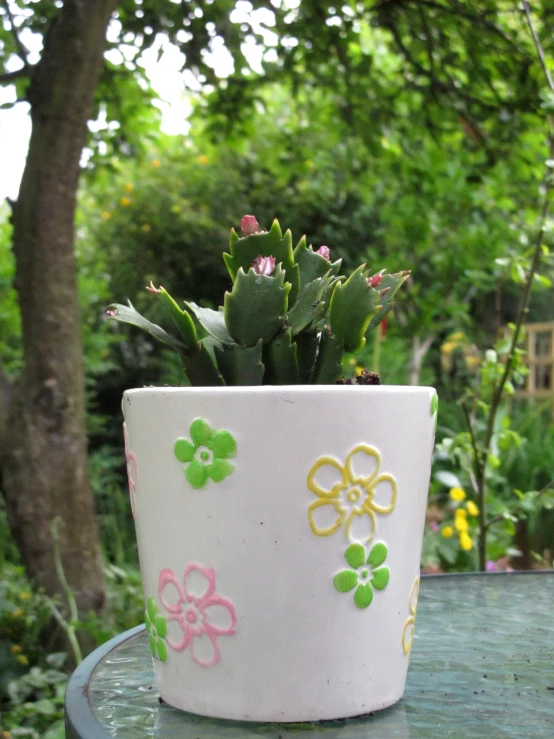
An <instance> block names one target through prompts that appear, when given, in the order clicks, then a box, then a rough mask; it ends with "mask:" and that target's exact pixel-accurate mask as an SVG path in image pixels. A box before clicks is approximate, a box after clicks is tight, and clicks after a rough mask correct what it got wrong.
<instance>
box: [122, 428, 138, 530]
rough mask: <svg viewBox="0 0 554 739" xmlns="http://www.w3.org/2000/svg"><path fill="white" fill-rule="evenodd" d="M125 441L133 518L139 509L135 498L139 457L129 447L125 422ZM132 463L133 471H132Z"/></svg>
mask: <svg viewBox="0 0 554 739" xmlns="http://www.w3.org/2000/svg"><path fill="white" fill-rule="evenodd" d="M123 442H124V444H125V461H126V463H127V482H128V483H129V498H130V500H131V513H132V514H133V518H134V517H135V514H136V511H137V504H136V500H135V490H136V487H137V480H138V466H137V458H136V456H135V453H134V452H132V451H131V450H130V449H129V435H128V434H127V424H126V423H125V421H124V422H123ZM131 465H132V467H133V472H132V473H131Z"/></svg>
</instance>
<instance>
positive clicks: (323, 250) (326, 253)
mask: <svg viewBox="0 0 554 739" xmlns="http://www.w3.org/2000/svg"><path fill="white" fill-rule="evenodd" d="M316 254H320V255H321V256H322V257H323V259H326V260H327V261H328V262H330V261H331V249H329V247H328V246H320V247H319V249H318V250H317V251H316Z"/></svg>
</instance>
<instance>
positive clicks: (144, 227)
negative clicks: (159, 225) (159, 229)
mask: <svg viewBox="0 0 554 739" xmlns="http://www.w3.org/2000/svg"><path fill="white" fill-rule="evenodd" d="M142 230H143V231H144V232H145V233H148V231H150V230H151V226H150V224H149V223H143V225H142Z"/></svg>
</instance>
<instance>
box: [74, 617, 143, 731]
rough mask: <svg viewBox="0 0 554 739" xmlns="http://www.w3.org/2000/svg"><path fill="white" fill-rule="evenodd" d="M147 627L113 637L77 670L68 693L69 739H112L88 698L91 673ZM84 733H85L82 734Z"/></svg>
mask: <svg viewBox="0 0 554 739" xmlns="http://www.w3.org/2000/svg"><path fill="white" fill-rule="evenodd" d="M145 629H146V627H145V625H144V624H139V625H138V626H134V627H133V628H132V629H128V630H127V631H124V632H123V633H122V634H118V635H117V636H114V637H113V638H112V639H110V640H109V641H107V642H106V643H105V644H102V645H101V646H99V647H97V648H96V649H95V650H94V651H93V652H91V653H90V654H89V655H88V656H87V657H85V659H84V660H83V661H82V662H81V664H80V665H79V666H78V667H77V668H76V669H75V671H74V672H73V674H72V675H71V677H70V678H69V682H68V684H67V688H66V691H65V701H64V715H65V732H66V739H112V738H111V737H110V735H109V734H107V733H106V732H105V731H104V728H103V727H102V724H101V723H100V722H99V721H98V719H97V718H96V716H95V715H94V713H93V712H92V708H91V706H90V703H89V699H88V688H89V684H90V679H91V677H92V673H93V672H94V670H95V669H96V668H97V667H98V665H99V664H100V662H101V661H102V660H103V659H104V657H105V656H106V655H107V654H109V653H110V652H111V651H113V650H114V649H115V648H116V647H118V646H119V645H120V644H123V643H124V642H126V641H128V640H129V639H132V638H133V637H134V636H137V635H138V634H140V633H141V632H143V631H145ZM81 731H85V734H84V735H83V734H82V733H81Z"/></svg>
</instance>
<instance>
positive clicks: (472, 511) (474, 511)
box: [466, 500, 479, 516]
mask: <svg viewBox="0 0 554 739" xmlns="http://www.w3.org/2000/svg"><path fill="white" fill-rule="evenodd" d="M466 508H467V512H468V513H469V515H470V516H478V515H479V508H477V506H476V505H475V503H474V502H473V501H472V500H468V501H467V503H466Z"/></svg>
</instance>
